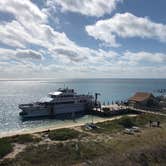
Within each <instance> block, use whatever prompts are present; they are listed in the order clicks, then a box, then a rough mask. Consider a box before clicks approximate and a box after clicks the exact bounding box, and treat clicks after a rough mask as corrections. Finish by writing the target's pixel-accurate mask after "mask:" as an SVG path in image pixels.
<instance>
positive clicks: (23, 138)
mask: <svg viewBox="0 0 166 166" xmlns="http://www.w3.org/2000/svg"><path fill="white" fill-rule="evenodd" d="M6 139H7V140H8V142H10V143H19V144H25V143H35V142H39V141H40V140H41V138H37V137H34V136H33V135H31V134H23V135H14V136H11V137H6Z"/></svg>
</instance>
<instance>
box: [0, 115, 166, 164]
mask: <svg viewBox="0 0 166 166" xmlns="http://www.w3.org/2000/svg"><path fill="white" fill-rule="evenodd" d="M150 120H151V121H160V122H161V125H162V127H161V128H157V127H155V128H150V127H144V126H146V125H147V124H148V123H149V121H150ZM96 125H97V128H96V129H92V130H90V131H89V134H87V135H85V134H84V132H79V131H76V130H74V129H58V130H54V131H47V132H44V133H38V134H39V135H41V137H42V135H43V134H45V136H46V135H48V137H49V138H50V139H51V140H58V142H54V141H50V143H49V144H47V143H46V142H45V143H42V144H38V143H37V142H36V140H35V137H34V136H33V135H28V136H27V135H24V136H22V137H20V136H15V137H10V138H9V139H5V141H7V143H10V141H11V140H12V141H14V142H20V140H21V142H25V143H27V142H31V144H27V147H26V148H25V149H24V150H23V151H22V152H20V153H19V154H17V155H16V157H15V158H14V159H5V160H3V161H2V162H1V163H0V166H17V165H25V166H36V165H40V166H47V165H57V166H68V165H74V164H78V163H87V165H92V166H93V165H94V166H98V165H99V166H100V165H106V166H107V165H122V163H123V165H136V166H137V165H145V166H146V165H164V164H165V163H166V142H165V137H166V129H165V127H166V118H165V117H162V116H158V115H150V114H141V115H138V116H136V117H127V116H125V117H123V118H121V119H117V120H114V121H107V122H102V123H97V124H96ZM133 125H134V126H139V127H141V128H144V130H142V131H141V132H140V133H135V134H134V135H127V134H122V132H119V131H122V130H123V129H124V128H126V127H132V126H133ZM90 132H93V133H90ZM117 132H118V133H117ZM112 133H113V134H112ZM116 133H117V134H116ZM109 134H111V135H109ZM83 136H84V137H83ZM98 138H99V139H98ZM34 140H35V141H34ZM65 140H69V141H67V142H66V141H65ZM3 141H4V140H3ZM2 144H3V143H2ZM0 147H1V145H0ZM4 155H5V154H4ZM85 165H86V164H85Z"/></svg>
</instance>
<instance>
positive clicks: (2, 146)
mask: <svg viewBox="0 0 166 166" xmlns="http://www.w3.org/2000/svg"><path fill="white" fill-rule="evenodd" d="M12 150H13V146H12V144H11V143H10V142H8V141H7V140H6V139H5V138H1V139H0V158H2V157H4V156H5V155H6V154H8V153H10V152H11V151H12Z"/></svg>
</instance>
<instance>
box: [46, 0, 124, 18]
mask: <svg viewBox="0 0 166 166" xmlns="http://www.w3.org/2000/svg"><path fill="white" fill-rule="evenodd" d="M122 1H123V0H47V5H48V6H50V7H52V6H59V7H60V8H61V10H62V11H70V12H76V13H81V14H83V15H87V16H96V17H100V16H103V15H104V14H107V13H111V12H112V11H113V10H115V8H116V5H117V3H119V2H122Z"/></svg>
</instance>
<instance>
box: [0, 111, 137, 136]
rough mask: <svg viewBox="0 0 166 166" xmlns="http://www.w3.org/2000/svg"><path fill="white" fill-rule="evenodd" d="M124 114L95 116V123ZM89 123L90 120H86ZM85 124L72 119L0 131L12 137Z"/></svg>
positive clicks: (2, 134)
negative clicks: (103, 116)
mask: <svg viewBox="0 0 166 166" xmlns="http://www.w3.org/2000/svg"><path fill="white" fill-rule="evenodd" d="M128 116H137V115H134V114H133V115H128ZM121 117H123V115H122V116H115V117H110V118H100V117H94V119H93V123H98V122H104V121H112V120H115V119H120V118H121ZM86 123H88V122H86ZM82 125H85V122H84V121H70V122H65V123H64V124H57V125H48V126H42V127H37V128H29V129H28V128H27V129H22V130H17V131H7V132H1V133H0V138H2V137H10V136H14V135H21V134H33V133H37V132H43V131H46V130H55V129H60V128H73V127H76V126H82Z"/></svg>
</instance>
